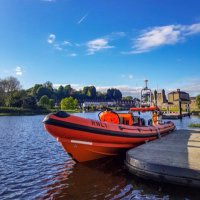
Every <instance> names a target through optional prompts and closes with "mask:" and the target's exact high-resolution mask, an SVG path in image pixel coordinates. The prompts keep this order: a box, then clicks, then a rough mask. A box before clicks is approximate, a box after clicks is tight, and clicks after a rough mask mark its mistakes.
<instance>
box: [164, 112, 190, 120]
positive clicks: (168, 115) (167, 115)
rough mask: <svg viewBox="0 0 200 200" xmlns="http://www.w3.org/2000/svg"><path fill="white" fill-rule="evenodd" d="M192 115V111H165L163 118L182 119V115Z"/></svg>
mask: <svg viewBox="0 0 200 200" xmlns="http://www.w3.org/2000/svg"><path fill="white" fill-rule="evenodd" d="M187 116H190V113H187V112H184V113H182V114H181V115H180V113H177V112H175V113H164V114H163V116H162V118H163V119H181V118H182V117H187Z"/></svg>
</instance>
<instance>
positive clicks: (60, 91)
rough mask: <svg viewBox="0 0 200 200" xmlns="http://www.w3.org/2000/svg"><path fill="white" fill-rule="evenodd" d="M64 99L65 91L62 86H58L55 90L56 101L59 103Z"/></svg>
mask: <svg viewBox="0 0 200 200" xmlns="http://www.w3.org/2000/svg"><path fill="white" fill-rule="evenodd" d="M65 97H66V92H65V89H64V87H63V86H62V85H60V86H59V88H58V90H57V98H58V101H61V99H63V98H65Z"/></svg>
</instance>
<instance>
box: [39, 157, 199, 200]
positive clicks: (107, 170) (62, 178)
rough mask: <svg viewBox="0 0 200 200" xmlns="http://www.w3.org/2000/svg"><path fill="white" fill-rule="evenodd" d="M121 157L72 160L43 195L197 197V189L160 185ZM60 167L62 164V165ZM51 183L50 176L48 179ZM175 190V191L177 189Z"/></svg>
mask: <svg viewBox="0 0 200 200" xmlns="http://www.w3.org/2000/svg"><path fill="white" fill-rule="evenodd" d="M123 162H124V161H123V158H122V157H117V158H114V157H113V158H103V159H100V160H94V161H90V162H85V163H76V164H75V162H74V161H73V160H69V161H67V162H66V163H65V166H62V170H61V171H60V172H59V173H58V174H57V175H56V176H55V177H54V178H53V180H51V182H52V183H51V184H48V186H46V187H45V188H44V191H46V194H43V196H42V198H43V199H70V200H71V199H72V200H74V199H75V200H76V199H77V200H79V199H81V200H88V199H112V200H114V199H169V197H170V196H173V197H177V198H179V199H180V198H185V197H186V196H187V197H188V198H190V196H192V197H194V194H195V193H196V194H199V192H198V191H195V190H191V188H189V189H188V188H184V189H183V187H177V186H173V188H175V189H173V190H172V188H171V185H159V184H156V183H155V182H149V181H144V180H142V179H138V178H136V177H134V176H132V175H130V174H129V173H128V172H127V170H126V169H125V167H124V163H123ZM60 167H61V166H60ZM46 181H47V182H48V183H49V181H50V180H46ZM174 191H176V192H174Z"/></svg>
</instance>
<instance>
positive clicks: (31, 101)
mask: <svg viewBox="0 0 200 200" xmlns="http://www.w3.org/2000/svg"><path fill="white" fill-rule="evenodd" d="M22 107H23V108H30V109H35V108H37V101H36V99H35V97H33V96H27V97H25V98H24V99H23V103H22Z"/></svg>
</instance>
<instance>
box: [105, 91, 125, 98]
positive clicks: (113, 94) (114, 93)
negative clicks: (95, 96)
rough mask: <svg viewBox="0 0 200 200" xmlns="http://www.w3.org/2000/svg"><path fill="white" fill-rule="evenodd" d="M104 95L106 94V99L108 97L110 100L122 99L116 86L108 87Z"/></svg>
mask: <svg viewBox="0 0 200 200" xmlns="http://www.w3.org/2000/svg"><path fill="white" fill-rule="evenodd" d="M106 96H107V99H110V100H121V99H122V93H121V91H120V90H118V89H116V88H111V89H108V90H107V94H106Z"/></svg>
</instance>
